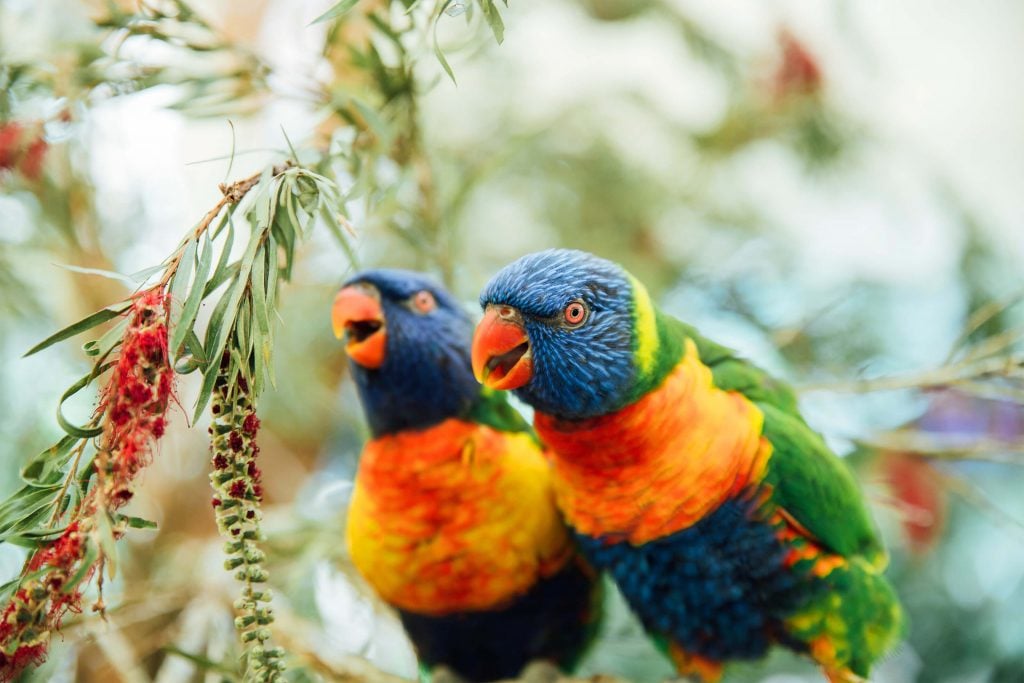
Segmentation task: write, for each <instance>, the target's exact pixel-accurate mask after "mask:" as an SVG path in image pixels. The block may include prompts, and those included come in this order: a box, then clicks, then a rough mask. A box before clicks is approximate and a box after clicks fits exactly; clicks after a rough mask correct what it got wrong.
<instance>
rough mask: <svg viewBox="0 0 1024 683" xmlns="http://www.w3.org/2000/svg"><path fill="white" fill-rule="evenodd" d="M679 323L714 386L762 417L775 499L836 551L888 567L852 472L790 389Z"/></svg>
mask: <svg viewBox="0 0 1024 683" xmlns="http://www.w3.org/2000/svg"><path fill="white" fill-rule="evenodd" d="M678 325H679V330H680V332H681V333H682V334H685V335H686V336H688V337H690V339H692V340H693V342H694V344H695V345H696V347H697V351H698V353H699V354H700V358H701V361H702V362H703V363H704V364H705V365H707V366H708V367H709V368H710V369H711V374H712V378H713V380H714V382H715V386H717V387H719V388H720V389H724V390H726V391H737V392H739V393H741V394H743V395H744V396H746V397H747V398H748V399H750V400H751V401H752V402H753V403H754V404H756V405H757V406H758V407H759V408H760V409H761V411H762V413H764V435H765V437H766V438H767V439H768V441H770V442H771V444H772V449H773V450H772V457H771V460H769V463H768V472H767V474H766V477H765V479H766V481H767V483H769V484H771V486H772V487H773V494H772V497H773V499H774V501H775V502H776V503H777V504H778V505H779V506H780V507H782V508H783V509H784V510H785V511H786V512H787V513H788V514H789V515H790V516H792V517H793V519H794V520H796V521H797V522H798V523H799V524H800V525H801V526H803V527H804V528H805V529H807V531H809V532H810V533H811V534H813V535H814V536H815V537H816V538H817V539H818V540H819V541H820V542H821V543H822V544H824V545H825V546H826V547H828V548H829V549H830V550H831V551H832V552H835V553H837V554H839V555H843V556H844V557H854V556H862V557H864V558H865V559H866V560H867V561H868V562H869V563H870V564H872V565H873V566H876V567H878V568H884V567H885V564H886V562H887V559H886V554H885V549H884V548H883V547H882V544H881V542H880V541H879V540H878V536H877V534H876V532H875V527H874V524H873V522H872V521H871V517H870V516H869V515H868V512H867V509H866V508H865V506H864V501H863V498H862V496H861V492H860V489H859V487H858V486H857V482H856V480H855V479H854V477H853V474H852V473H851V472H850V470H849V468H848V467H847V466H846V464H845V463H844V462H843V461H842V460H840V459H839V457H838V456H836V455H835V454H834V453H833V452H832V451H831V450H830V449H829V448H828V446H826V445H825V442H824V441H823V440H822V439H821V437H820V436H819V435H818V434H817V433H815V432H814V430H812V429H811V428H810V427H809V426H808V425H807V423H806V422H804V419H803V417H802V416H801V415H800V413H799V410H798V407H797V402H796V396H795V395H794V393H793V391H792V389H790V388H789V387H788V386H787V385H786V384H785V383H783V382H781V381H779V380H777V379H775V378H773V377H772V376H771V375H769V374H768V373H766V372H765V371H764V370H761V369H760V368H758V367H757V366H756V365H753V364H752V363H750V362H748V361H745V360H743V359H742V358H739V357H738V356H737V355H736V353H735V352H734V351H732V350H731V349H729V348H726V347H724V346H721V345H720V344H716V343H715V342H713V341H711V340H709V339H705V338H704V337H701V336H700V334H699V333H697V331H696V330H694V329H693V328H692V327H689V326H688V325H686V324H684V323H681V322H680V323H678Z"/></svg>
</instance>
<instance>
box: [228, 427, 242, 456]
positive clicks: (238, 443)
mask: <svg viewBox="0 0 1024 683" xmlns="http://www.w3.org/2000/svg"><path fill="white" fill-rule="evenodd" d="M228 446H230V447H231V450H233V451H234V452H235V453H238V452H239V451H241V450H242V448H243V447H244V446H245V442H244V441H243V440H242V435H241V434H239V433H238V432H231V434H229V435H228Z"/></svg>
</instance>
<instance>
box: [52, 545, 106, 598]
mask: <svg viewBox="0 0 1024 683" xmlns="http://www.w3.org/2000/svg"><path fill="white" fill-rule="evenodd" d="M99 558H100V549H99V548H98V547H97V546H96V543H95V542H94V541H93V540H92V538H91V537H90V536H86V537H85V554H84V556H83V557H82V561H81V563H80V564H79V565H78V569H77V570H76V571H75V573H74V575H72V577H71V578H70V579H68V581H67V583H65V584H64V587H63V588H61V593H64V594H65V595H66V594H68V593H70V592H72V591H73V590H75V589H76V588H78V584H80V583H82V581H84V580H85V577H86V576H88V575H89V571H90V570H91V569H92V567H93V565H94V564H96V560H98V559H99Z"/></svg>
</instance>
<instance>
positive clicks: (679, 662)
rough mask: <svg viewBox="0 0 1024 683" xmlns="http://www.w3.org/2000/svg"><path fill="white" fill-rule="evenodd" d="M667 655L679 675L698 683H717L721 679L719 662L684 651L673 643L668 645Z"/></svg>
mask: <svg viewBox="0 0 1024 683" xmlns="http://www.w3.org/2000/svg"><path fill="white" fill-rule="evenodd" d="M668 655H669V657H670V658H671V659H672V663H673V664H674V665H675V667H676V671H677V672H679V675H680V676H684V677H687V678H691V679H693V680H696V681H699V682H700V683H718V681H720V680H721V679H722V663H721V662H716V661H714V660H711V659H707V658H705V657H701V656H700V655H694V654H690V653H688V652H685V651H683V648H681V647H679V646H678V645H676V644H675V643H672V644H670V645H669V646H668Z"/></svg>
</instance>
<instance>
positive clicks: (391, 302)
mask: <svg viewBox="0 0 1024 683" xmlns="http://www.w3.org/2000/svg"><path fill="white" fill-rule="evenodd" d="M332 318H333V326H334V332H335V334H336V335H337V336H338V337H339V338H341V337H345V339H346V346H345V350H346V352H347V354H348V356H349V359H350V361H351V370H352V375H353V377H354V379H355V382H356V385H357V387H358V391H359V397H360V400H361V402H362V405H363V410H364V411H365V414H366V419H367V422H368V423H369V427H370V431H371V432H372V435H373V438H372V439H371V440H370V441H369V442H368V443H367V444H366V446H365V448H364V450H363V453H362V457H361V459H360V463H359V471H358V474H357V476H356V480H355V489H354V492H353V496H352V500H351V505H350V508H349V512H348V520H347V540H348V547H349V551H350V553H351V557H352V560H353V562H354V564H355V566H356V567H357V569H358V570H359V572H360V573H361V574H362V575H363V576H364V577H365V578H366V580H367V581H368V582H369V583H370V584H371V585H372V586H373V588H374V589H375V590H376V591H377V593H378V594H379V595H380V596H381V597H382V598H383V599H384V600H385V601H386V602H388V603H389V604H390V605H392V606H393V607H394V608H395V609H396V610H397V611H398V614H399V617H400V618H401V621H402V624H403V626H404V628H405V630H406V632H407V633H408V635H409V637H410V639H411V641H412V642H413V645H414V646H415V648H416V651H417V654H418V656H419V659H420V662H421V664H422V665H424V666H425V668H428V669H432V668H433V667H436V666H441V665H443V666H445V667H447V668H448V669H451V670H452V671H454V672H455V673H456V674H458V675H459V676H460V677H461V678H462V679H464V680H468V681H489V680H496V679H501V678H510V677H514V676H516V675H517V674H518V673H519V672H520V670H521V669H522V668H523V667H524V666H525V665H526V664H527V663H528V662H530V661H532V660H534V659H547V660H550V661H552V662H554V663H556V664H559V665H561V666H563V667H568V666H571V665H572V664H573V662H574V661H575V659H576V658H577V657H578V656H579V655H580V654H581V652H582V650H583V649H584V647H585V645H586V644H587V642H588V640H589V638H590V636H591V635H592V633H593V630H594V622H595V619H596V617H597V615H598V613H599V609H598V608H599V604H597V602H596V601H597V600H598V597H599V596H598V586H599V583H598V582H597V579H596V576H595V573H594V572H593V571H592V570H590V569H589V567H588V566H587V565H586V563H585V562H584V561H583V560H582V558H580V557H579V556H578V554H577V553H576V549H575V547H574V544H573V542H572V538H571V536H570V534H569V533H568V531H567V529H566V527H565V526H564V523H563V521H562V519H561V517H560V515H559V513H558V510H557V508H556V506H555V500H554V494H553V491H552V489H551V482H550V467H549V465H548V463H547V461H546V459H545V457H544V455H543V452H542V450H541V448H540V446H539V445H538V442H537V441H536V438H535V436H534V435H533V434H532V432H531V431H530V427H529V425H528V424H527V423H526V422H525V420H523V418H522V417H521V416H520V415H519V414H518V413H517V412H515V410H514V409H512V407H511V406H509V404H508V403H507V402H506V400H505V398H504V394H501V393H495V392H492V391H490V390H487V389H483V388H482V387H481V386H480V385H479V384H478V383H477V382H476V380H475V379H474V377H473V371H472V367H471V364H470V358H469V345H470V339H471V336H472V323H471V322H470V320H469V317H468V315H467V314H466V312H465V311H464V310H463V309H462V308H461V307H460V306H459V304H458V302H456V301H455V300H454V299H453V298H452V296H451V295H450V294H448V293H447V292H446V291H445V290H444V289H443V288H441V287H440V286H438V285H437V284H435V283H433V282H432V281H430V280H429V279H427V278H425V277H424V276H422V275H419V274H417V273H413V272H409V271H402V270H371V271H366V272H363V273H360V274H358V275H356V276H355V277H353V278H352V279H351V280H349V282H347V283H346V285H345V286H344V288H343V289H342V290H341V291H340V292H339V293H338V295H337V297H336V298H335V300H334V307H333V312H332Z"/></svg>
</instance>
